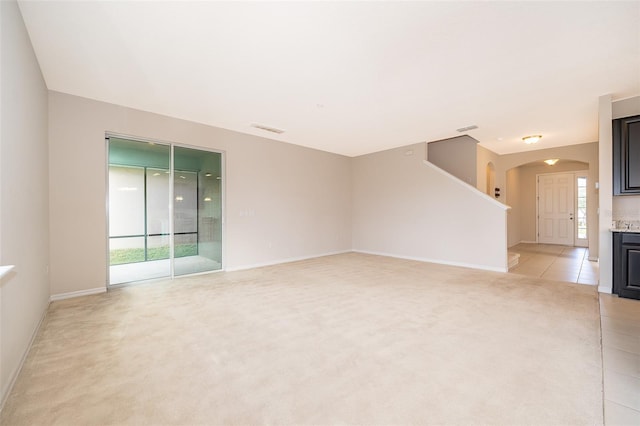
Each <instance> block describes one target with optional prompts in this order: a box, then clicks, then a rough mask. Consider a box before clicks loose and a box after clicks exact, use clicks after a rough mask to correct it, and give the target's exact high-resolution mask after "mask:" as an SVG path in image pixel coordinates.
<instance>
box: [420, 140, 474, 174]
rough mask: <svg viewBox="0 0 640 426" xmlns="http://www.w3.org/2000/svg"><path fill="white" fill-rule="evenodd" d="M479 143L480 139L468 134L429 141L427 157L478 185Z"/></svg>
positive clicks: (444, 168)
mask: <svg viewBox="0 0 640 426" xmlns="http://www.w3.org/2000/svg"><path fill="white" fill-rule="evenodd" d="M477 145H478V141H477V140H475V139H474V138H472V137H471V136H467V135H464V136H458V137H456V138H451V139H445V140H441V141H436V142H429V143H428V144H427V156H426V157H425V158H426V159H427V160H429V161H430V162H431V163H433V164H435V165H436V166H438V167H440V168H441V169H443V170H446V171H447V172H449V173H451V174H452V175H454V176H455V177H457V178H458V179H461V180H463V181H465V182H466V183H468V184H469V185H472V186H476V184H477V170H476V168H477V164H478V160H477V152H478V146H477Z"/></svg>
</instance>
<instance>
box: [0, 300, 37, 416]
mask: <svg viewBox="0 0 640 426" xmlns="http://www.w3.org/2000/svg"><path fill="white" fill-rule="evenodd" d="M48 310H49V304H48V303H47V307H46V308H45V310H44V312H43V313H42V316H41V317H40V321H39V322H38V325H37V326H36V328H35V330H33V333H32V334H31V339H30V340H29V344H28V345H27V348H26V349H25V351H24V353H23V354H22V357H21V358H20V362H19V363H18V367H17V368H16V369H15V371H14V372H13V373H12V374H11V380H9V384H8V385H7V387H6V388H5V389H2V395H0V412H2V409H3V408H4V404H5V402H7V398H8V397H9V394H10V393H11V390H12V389H13V386H14V385H15V384H16V380H18V375H20V371H22V366H23V365H24V362H25V361H26V360H27V355H29V351H31V346H33V342H34V341H35V340H36V336H37V335H38V331H40V326H41V325H42V322H43V321H44V319H45V317H46V316H47V311H48Z"/></svg>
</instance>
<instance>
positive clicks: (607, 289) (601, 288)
mask: <svg viewBox="0 0 640 426" xmlns="http://www.w3.org/2000/svg"><path fill="white" fill-rule="evenodd" d="M598 293H607V294H613V288H612V287H609V286H606V285H599V286H598Z"/></svg>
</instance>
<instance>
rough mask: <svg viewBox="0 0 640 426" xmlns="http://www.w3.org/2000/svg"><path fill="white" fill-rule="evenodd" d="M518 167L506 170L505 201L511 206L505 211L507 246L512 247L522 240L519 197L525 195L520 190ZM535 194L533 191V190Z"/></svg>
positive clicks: (519, 170)
mask: <svg viewBox="0 0 640 426" xmlns="http://www.w3.org/2000/svg"><path fill="white" fill-rule="evenodd" d="M520 172H521V169H520V167H515V168H513V169H510V170H507V183H506V185H505V186H506V190H505V191H504V192H505V202H506V204H507V205H508V206H509V207H511V210H509V211H508V212H507V246H508V247H512V246H514V245H516V244H518V243H520V242H522V241H523V238H522V235H521V228H522V227H521V223H520V220H521V217H522V208H521V206H520V199H521V198H522V197H523V196H524V195H526V194H523V193H522V191H520V188H521V185H522V182H521V180H522V178H521V173H520ZM534 194H535V191H534Z"/></svg>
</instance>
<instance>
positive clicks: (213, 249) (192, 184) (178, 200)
mask: <svg viewBox="0 0 640 426" xmlns="http://www.w3.org/2000/svg"><path fill="white" fill-rule="evenodd" d="M173 161H174V167H175V172H174V178H173V179H174V183H173V185H174V195H175V196H174V216H173V224H174V232H175V236H174V243H175V263H174V265H175V266H174V267H175V270H174V273H175V275H184V274H193V273H196V272H205V271H214V270H217V269H221V268H222V264H221V261H222V192H221V172H222V167H221V166H222V163H221V154H219V153H215V152H207V151H200V150H197V149H191V148H183V147H178V146H176V147H174V159H173Z"/></svg>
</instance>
